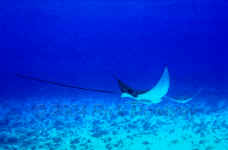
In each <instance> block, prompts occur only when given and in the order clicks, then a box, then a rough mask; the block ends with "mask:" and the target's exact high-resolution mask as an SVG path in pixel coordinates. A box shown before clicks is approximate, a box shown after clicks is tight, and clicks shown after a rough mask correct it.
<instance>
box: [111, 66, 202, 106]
mask: <svg viewBox="0 0 228 150" xmlns="http://www.w3.org/2000/svg"><path fill="white" fill-rule="evenodd" d="M114 78H115V79H116V80H117V82H118V85H119V88H120V91H121V97H122V98H131V99H134V100H135V102H142V103H155V104H156V103H160V102H161V101H162V100H163V99H168V100H170V101H174V102H177V103H187V102H189V101H191V100H192V99H193V98H194V97H195V96H197V95H198V94H199V92H200V91H199V92H197V93H196V94H195V95H194V96H192V97H190V98H186V99H176V98H173V97H170V96H167V93H168V90H169V87H170V77H169V72H168V68H165V69H164V72H163V74H162V76H161V78H160V80H159V81H158V82H157V84H156V85H155V86H154V87H153V88H152V89H149V90H136V89H133V88H131V87H130V86H128V85H127V84H126V83H124V82H123V81H121V80H120V79H118V78H117V77H116V76H114Z"/></svg>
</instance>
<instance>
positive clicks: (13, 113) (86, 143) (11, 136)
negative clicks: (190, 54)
mask: <svg viewBox="0 0 228 150" xmlns="http://www.w3.org/2000/svg"><path fill="white" fill-rule="evenodd" d="M204 99H205V100H206V99H214V100H215V101H218V103H216V104H215V105H209V104H207V102H205V101H203V100H204ZM15 100H16V99H15ZM16 101H17V100H16ZM81 101H83V100H80V102H79V101H78V100H77V101H72V100H69V98H64V97H62V98H60V97H58V98H45V97H41V98H39V97H36V98H34V97H33V98H27V99H26V100H25V101H23V102H20V103H18V102H17V103H16V102H15V101H14V100H1V105H0V109H1V111H0V150H139V149H140V150H228V119H227V118H228V104H227V98H226V97H220V96H218V95H214V96H210V95H208V96H206V95H205V94H204V95H203V96H199V97H197V98H196V99H194V101H193V102H191V103H188V104H175V103H172V102H168V101H164V102H163V103H161V104H156V105H154V104H153V105H145V104H129V103H117V102H114V101H113V102H112V103H109V104H103V103H99V102H98V101H95V100H93V99H90V101H89V100H88V101H87V102H85V103H82V102H81Z"/></svg>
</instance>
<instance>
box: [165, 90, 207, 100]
mask: <svg viewBox="0 0 228 150" xmlns="http://www.w3.org/2000/svg"><path fill="white" fill-rule="evenodd" d="M202 90H203V89H202V88H201V89H199V90H198V92H197V93H195V94H194V95H193V96H192V97H190V98H186V99H178V98H173V97H169V96H165V97H164V98H166V99H168V100H170V101H173V102H176V103H182V104H184V103H188V102H190V101H191V100H193V99H194V98H195V97H196V96H198V95H199V94H200V93H201V91H202Z"/></svg>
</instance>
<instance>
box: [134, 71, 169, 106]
mask: <svg viewBox="0 0 228 150" xmlns="http://www.w3.org/2000/svg"><path fill="white" fill-rule="evenodd" d="M169 86H170V81H169V72H168V68H165V70H164V72H163V74H162V76H161V78H160V80H159V81H158V83H157V84H156V85H155V86H154V87H153V88H152V89H151V90H148V91H147V92H145V93H142V94H139V95H138V96H137V97H136V99H137V100H149V101H150V102H151V103H160V102H161V100H162V98H163V97H164V96H165V95H166V94H167V93H168V89H169Z"/></svg>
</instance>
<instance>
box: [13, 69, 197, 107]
mask: <svg viewBox="0 0 228 150" xmlns="http://www.w3.org/2000/svg"><path fill="white" fill-rule="evenodd" d="M16 76H17V77H20V78H24V79H29V80H34V81H38V82H42V83H47V84H52V85H56V86H61V87H66V88H74V89H79V90H84V91H92V92H100V93H107V94H118V93H119V92H115V91H109V90H101V89H92V88H82V87H78V86H73V85H68V84H63V83H59V82H55V81H49V80H43V79H40V78H35V77H31V76H25V75H22V74H16ZM113 77H114V78H115V80H117V82H118V85H119V89H120V92H121V96H120V97H121V98H131V99H133V100H135V101H136V102H142V103H155V104H157V103H160V102H161V101H162V100H163V99H168V100H171V101H174V102H177V103H187V102H189V101H191V100H192V99H193V98H194V97H195V96H197V95H198V93H197V94H195V95H194V96H192V97H191V98H187V99H176V98H172V97H169V96H167V93H168V90H169V87H170V77H169V72H168V68H167V67H166V68H165V69H164V72H163V74H162V76H161V78H160V80H159V81H158V82H157V84H156V85H155V86H154V87H153V88H151V89H149V90H136V89H134V88H132V87H130V86H129V85H127V84H126V83H124V82H123V81H121V80H120V79H118V78H117V77H116V76H114V75H113Z"/></svg>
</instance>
